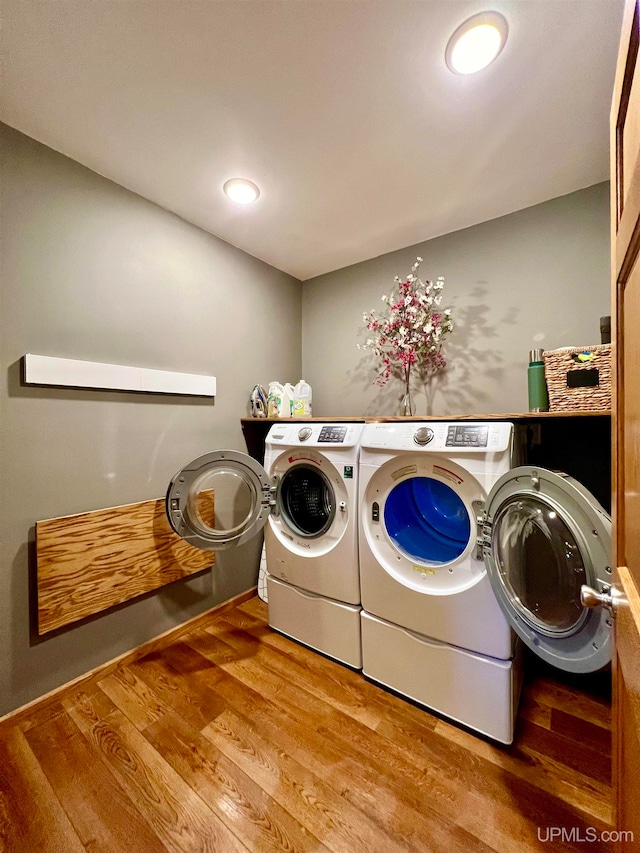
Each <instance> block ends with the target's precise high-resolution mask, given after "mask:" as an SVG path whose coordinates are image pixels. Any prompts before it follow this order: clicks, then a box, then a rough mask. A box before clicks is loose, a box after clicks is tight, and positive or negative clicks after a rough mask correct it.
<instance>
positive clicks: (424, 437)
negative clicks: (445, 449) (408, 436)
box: [413, 427, 434, 447]
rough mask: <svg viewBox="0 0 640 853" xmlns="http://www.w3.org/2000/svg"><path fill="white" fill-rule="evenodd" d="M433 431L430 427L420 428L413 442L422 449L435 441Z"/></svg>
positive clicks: (415, 433) (414, 435)
mask: <svg viewBox="0 0 640 853" xmlns="http://www.w3.org/2000/svg"><path fill="white" fill-rule="evenodd" d="M433 435H434V433H433V430H432V429H431V428H430V427H420V429H417V430H416V431H415V432H414V434H413V440H414V442H415V443H416V444H419V445H420V447H424V445H425V444H429V442H430V441H432V439H433Z"/></svg>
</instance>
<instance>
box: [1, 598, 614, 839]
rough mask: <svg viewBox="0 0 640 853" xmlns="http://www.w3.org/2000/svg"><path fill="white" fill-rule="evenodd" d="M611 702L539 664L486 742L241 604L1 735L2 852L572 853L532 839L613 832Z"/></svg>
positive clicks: (78, 687)
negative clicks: (514, 721)
mask: <svg viewBox="0 0 640 853" xmlns="http://www.w3.org/2000/svg"><path fill="white" fill-rule="evenodd" d="M608 692H609V689H608V685H607V676H606V674H605V675H603V676H601V678H600V679H599V680H598V679H597V678H596V679H595V680H591V679H589V678H582V679H579V678H572V677H565V676H564V675H563V674H556V673H555V671H552V669H551V668H550V667H543V666H538V665H535V664H534V665H533V666H531V667H529V669H528V672H527V674H526V678H525V685H524V690H523V696H522V704H521V709H520V711H521V713H520V718H519V722H518V726H517V730H516V739H515V743H514V744H513V746H511V747H506V746H502V745H499V744H494V743H492V742H489V741H487V740H485V739H482V738H480V737H477V736H475V735H473V734H472V733H469V732H468V731H465V730H464V729H463V728H461V727H458V726H455V725H452V724H451V723H449V722H448V721H446V720H444V719H442V718H441V717H439V716H437V715H435V714H432V713H429V712H428V711H427V710H425V709H423V708H421V707H420V706H418V705H416V704H414V703H411V702H407V701H405V700H403V699H402V698H400V697H398V696H396V695H394V694H393V693H392V692H390V691H387V690H385V689H383V688H381V687H380V686H378V685H376V684H374V683H372V682H369V681H367V680H366V679H364V678H363V677H362V675H361V674H360V673H358V672H354V671H352V670H350V669H349V668H346V667H344V666H341V665H339V664H337V663H335V662H334V661H331V660H329V659H328V658H325V657H323V656H321V655H318V654H316V653H315V652H313V651H312V650H310V649H307V648H305V647H303V646H301V645H300V644H298V643H295V642H294V641H292V640H290V639H288V638H286V637H284V636H282V635H280V634H278V633H276V632H274V631H272V630H271V629H270V628H269V626H268V624H267V609H266V607H265V605H264V604H263V602H261V601H260V600H259V599H258V598H253V599H251V600H248V601H245V602H244V603H240V604H238V603H235V606H233V607H231V608H227V609H226V611H225V612H224V613H221V612H217V613H212V614H211V615H210V616H209V617H207V618H205V619H198V621H197V622H196V623H194V624H192V625H190V626H189V627H188V628H187V629H184V630H183V629H180V630H179V631H177V632H176V633H175V634H172V635H169V636H166V637H165V638H164V639H163V640H162V642H159V643H153V644H151V645H150V646H149V647H147V648H146V649H145V650H144V651H141V652H140V653H138V654H136V655H135V656H133V657H132V656H131V655H129V656H127V657H126V659H122V660H121V661H118V662H112V663H111V664H110V665H109V666H108V667H106V668H104V669H99V670H97V671H96V672H94V673H90V674H89V675H88V676H87V677H86V678H84V679H83V680H82V681H81V682H77V683H75V684H74V685H70V686H69V687H68V688H65V689H63V690H60V691H58V692H57V693H56V695H55V696H53V695H50V696H47V697H45V698H44V700H43V702H42V703H39V704H36V705H33V706H31V707H29V708H26V709H23V710H22V711H21V712H20V713H19V714H18V715H15V717H14V718H12V719H6V720H5V721H4V722H0V839H3V834H4V839H3V841H4V846H3V843H2V841H0V853H40V851H41V850H42V851H44V853H49V851H51V853H54V851H55V853H77V851H82V850H84V849H86V850H87V851H91V853H101V851H107V850H108V851H109V853H111V851H113V853H120V851H122V853H146V850H147V849H148V850H149V851H156V850H158V851H161V850H163V849H166V850H167V851H171V853H180V851H187V850H188V851H189V853H191V851H197V850H215V851H216V853H244V851H251V853H265V851H268V853H280V851H290V853H293V851H297V853H298V852H299V853H303V851H304V853H306V851H315V850H320V849H326V850H330V851H331V853H435V851H438V853H439V851H441V850H446V851H447V853H512V851H513V853H530V851H534V850H545V849H547V850H548V849H551V848H552V847H553V850H554V851H558V853H577V851H578V850H583V849H585V848H584V845H580V844H576V843H572V842H571V841H570V840H567V839H565V840H562V839H556V840H555V842H554V844H553V845H551V844H550V843H544V842H542V841H540V839H539V837H538V834H539V833H540V831H542V832H544V830H545V828H547V827H564V828H565V829H567V830H572V829H573V830H574V831H575V830H578V831H581V832H583V833H584V832H585V831H586V829H587V828H588V827H590V826H591V827H594V828H595V829H596V830H598V831H602V830H604V829H610V828H611V826H610V824H609V823H608V821H609V820H610V817H611V789H610V785H609V784H608V768H609V762H610V753H611V747H610V737H609V727H610V704H609V699H608ZM34 791H35V795H34ZM63 806H64V808H63ZM15 827H22V829H20V830H17V829H16V828H15ZM24 827H26V829H24ZM45 827H46V831H45ZM11 833H12V834H11ZM25 833H26V834H25ZM123 844H124V845H126V846H124V847H123ZM16 845H17V846H16ZM589 849H590V850H593V851H594V853H596V851H600V850H603V851H604V850H606V848H605V847H598V845H597V844H595V843H592V844H590V845H589ZM607 853H609V851H607Z"/></svg>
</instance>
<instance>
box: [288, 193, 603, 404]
mask: <svg viewBox="0 0 640 853" xmlns="http://www.w3.org/2000/svg"><path fill="white" fill-rule="evenodd" d="M428 203H429V200H428V199H425V204H428ZM417 256H420V257H422V258H424V263H423V264H422V266H421V268H420V273H421V277H422V278H425V277H426V278H436V277H437V276H439V275H443V276H444V277H445V288H444V299H443V307H446V306H451V307H452V309H453V319H454V322H455V323H456V329H455V330H454V332H453V334H452V335H451V337H450V338H449V339H448V341H447V344H446V347H445V350H444V352H445V355H446V357H447V359H448V366H447V368H446V369H445V370H444V371H443V372H442V373H441V374H439V375H438V376H437V377H436V380H435V381H434V383H433V386H432V387H431V389H430V390H429V392H428V394H427V392H426V390H425V389H424V388H422V389H420V390H419V392H418V393H416V397H415V399H416V403H417V414H427V413H430V414H446V415H449V414H450V415H455V414H465V413H466V414H468V413H478V414H482V413H490V412H521V411H527V408H528V401H527V364H528V351H529V349H531V348H533V347H542V348H544V349H555V348H558V347H562V346H570V345H575V346H585V345H588V344H597V343H599V342H600V331H599V318H600V316H603V315H606V314H610V313H611V312H610V296H609V185H608V183H602V184H597V185H595V186H593V187H589V188H588V189H585V190H580V191H579V192H576V193H572V194H571V195H568V196H564V197H562V198H557V199H554V200H552V201H549V202H545V203H544V204H540V205H536V206H535V207H531V208H528V209H526V210H521V211H519V212H517V213H513V214H510V215H509V216H504V217H501V218H500V219H495V220H492V221H491V222H486V223H483V224H481V225H476V226H474V227H473V228H467V229H465V230H463V231H458V232H455V233H453V234H447V235H446V236H444V237H438V238H437V239H434V240H430V241H428V242H426V243H420V244H419V245H416V246H413V247H410V248H407V249H403V250H401V251H398V252H392V253H390V254H387V255H383V256H381V257H378V258H375V259H373V260H370V261H365V262H363V263H360V264H356V265H354V266H351V267H347V268H345V269H342V270H339V271H337V272H333V273H328V274H327V275H323V276H319V277H317V278H314V279H311V280H309V281H307V282H305V284H304V289H303V299H302V341H303V348H302V367H303V369H302V373H303V375H304V378H305V379H306V380H307V382H310V383H311V385H312V387H313V409H314V415H320V416H329V415H362V414H366V415H395V414H398V413H399V410H398V407H399V401H400V397H401V396H402V388H401V387H400V383H399V382H397V381H394V380H391V381H390V382H389V383H388V385H386V386H385V387H384V388H382V389H379V388H378V387H377V386H375V385H373V384H372V383H373V381H374V380H375V377H376V375H377V372H376V370H375V366H374V365H375V361H374V358H373V355H372V353H371V352H370V351H368V350H364V351H362V350H358V349H357V348H356V347H357V343H358V342H360V343H362V342H364V340H365V335H364V334H363V322H362V315H363V312H365V311H368V310H370V309H372V308H376V309H378V308H383V307H384V306H383V304H382V303H381V301H380V297H381V296H382V294H383V293H389V292H390V290H391V288H392V286H393V278H394V276H395V275H399V276H400V277H403V276H405V275H407V274H408V273H409V272H410V270H411V265H412V264H413V262H414V261H415V259H416V257H417Z"/></svg>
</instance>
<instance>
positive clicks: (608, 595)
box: [580, 584, 618, 616]
mask: <svg viewBox="0 0 640 853" xmlns="http://www.w3.org/2000/svg"><path fill="white" fill-rule="evenodd" d="M616 599H617V593H616V590H615V589H614V588H613V587H612V586H603V587H602V592H598V591H597V590H595V589H594V588H593V587H591V586H587V585H586V584H583V585H582V586H581V587H580V603H581V604H582V606H583V607H604V609H605V610H608V611H609V613H611V615H612V616H615V615H616V605H617V603H618V602H617V600H616Z"/></svg>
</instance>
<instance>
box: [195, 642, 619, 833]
mask: <svg viewBox="0 0 640 853" xmlns="http://www.w3.org/2000/svg"><path fill="white" fill-rule="evenodd" d="M212 639H213V642H211V641H209V643H208V644H207V645H204V644H203V642H204V641H203V638H202V637H200V638H199V642H198V647H199V650H200V651H202V653H203V654H206V655H207V656H208V657H210V659H211V660H212V661H214V662H215V661H217V662H218V664H219V665H220V666H221V667H222V668H223V669H224V670H225V671H226V672H229V673H230V674H232V675H233V676H234V677H235V678H237V679H238V680H240V681H242V682H243V683H244V684H246V685H247V686H249V687H251V688H252V689H254V690H255V691H256V692H258V693H260V694H262V695H267V696H269V697H270V698H271V699H272V700H273V701H274V702H275V703H276V704H278V705H280V707H282V708H283V710H287V709H290V708H295V709H296V716H297V718H298V719H300V720H308V721H309V725H311V724H313V721H314V719H315V725H316V728H317V731H318V733H319V734H320V735H321V736H324V738H325V739H326V740H332V741H334V743H339V744H341V746H342V748H343V749H348V750H350V751H351V752H353V751H356V752H357V755H358V758H359V759H360V760H362V759H363V758H364V757H367V758H368V761H369V763H370V764H371V763H373V762H375V763H374V773H375V775H376V777H377V778H378V779H379V780H382V779H387V780H388V779H389V774H392V776H393V778H394V779H396V780H397V781H398V782H399V783H400V784H401V785H402V787H403V796H404V798H405V800H406V801H407V805H408V806H409V807H411V808H414V809H417V808H419V802H420V801H422V802H424V797H423V794H422V792H421V790H420V785H421V784H422V781H423V779H422V774H424V773H429V772H432V771H433V770H434V769H435V770H437V772H438V778H441V775H442V774H443V773H444V774H447V775H448V777H449V778H450V779H451V780H452V781H454V782H457V783H458V785H459V786H460V789H461V790H466V789H467V788H468V787H469V786H470V785H472V786H475V787H477V788H479V789H481V788H482V785H483V782H484V779H485V776H486V774H487V773H488V772H490V768H489V767H488V766H487V762H486V756H485V755H482V754H481V753H479V754H478V757H480V758H482V759H483V762H481V763H479V762H474V761H471V760H470V756H469V753H470V750H466V757H465V756H462V761H460V762H459V763H455V762H452V760H451V758H452V753H451V750H450V749H448V748H447V745H446V744H443V743H438V737H435V738H434V737H433V733H432V732H431V730H430V728H425V729H422V730H421V731H420V735H419V738H418V739H417V738H416V737H415V733H414V732H411V733H409V734H405V733H403V732H402V730H401V729H399V728H398V727H395V726H394V727H389V728H387V730H386V732H385V734H387V735H389V736H390V737H392V740H389V739H387V738H383V739H377V738H375V737H372V735H371V732H368V731H367V732H365V731H363V730H362V727H361V726H359V725H358V724H357V723H356V722H355V721H353V720H352V719H350V718H348V717H346V716H345V715H344V714H341V713H340V712H336V711H335V709H331V708H326V707H324V706H323V707H322V716H321V717H320V715H319V714H318V713H317V712H316V713H315V714H314V707H315V705H314V701H313V698H312V697H309V696H308V694H306V692H305V690H301V689H300V688H296V687H292V686H291V684H289V683H287V682H286V681H285V679H284V678H282V677H279V676H277V675H276V674H275V673H273V672H272V671H271V670H268V668H267V667H264V668H263V669H261V670H260V671H259V672H258V671H254V670H253V669H252V668H251V667H249V665H248V664H247V655H245V654H241V655H240V656H236V657H235V658H234V657H233V655H231V656H230V655H229V654H228V648H225V647H226V644H225V643H223V642H222V640H221V639H220V638H219V637H218V636H213V637H212ZM234 642H236V650H237V651H240V650H241V646H239V645H238V644H239V642H240V641H239V638H238V637H237V636H236V637H235V640H234ZM245 651H246V649H245ZM267 672H268V676H267ZM305 687H306V682H305ZM438 725H440V723H438ZM436 731H438V726H436ZM463 734H464V733H463ZM469 737H473V736H471V735H470V736H469ZM474 740H478V739H477V738H474ZM493 749H496V748H495V747H494V748H493ZM498 754H499V753H498ZM545 762H546V764H545ZM488 763H490V762H488ZM512 764H513V766H514V767H517V768H518V771H519V773H520V775H521V777H522V778H523V779H524V780H525V781H527V782H529V783H530V784H531V785H533V786H535V787H538V788H541V789H542V790H544V791H546V790H548V788H549V786H550V785H552V784H559V782H558V778H557V777H558V774H557V767H556V766H555V765H552V763H551V761H550V759H547V758H545V759H544V760H543V759H540V758H538V757H537V756H536V757H534V759H533V761H531V760H529V759H527V764H528V765H532V767H531V769H529V770H527V768H526V767H525V768H523V767H520V764H519V763H518V762H517V761H516V762H512ZM499 766H500V767H501V768H502V769H503V770H505V769H506V770H510V765H509V763H506V764H505V763H504V761H502V763H500V765H499ZM566 772H567V773H571V770H570V769H569V768H567V770H566ZM389 781H390V780H389ZM585 782H587V780H585ZM589 784H592V785H595V784H596V783H595V782H593V783H592V782H590V783H589ZM567 789H568V790H573V789H572V788H571V786H569V787H568V788H567ZM603 790H604V789H603V788H602V786H601V787H600V789H599V790H598V793H600V794H601V799H605V800H608V798H609V792H608V790H604V793H603ZM433 796H434V791H433V790H431V791H430V797H431V799H433ZM587 801H588V799H587V798H583V800H582V801H581V802H583V803H585V802H587ZM578 805H579V804H578ZM608 814H609V813H608V812H607V813H605V812H597V811H596V814H595V815H594V817H599V818H600V819H603V820H605V821H606V820H607V819H608V817H607V816H608Z"/></svg>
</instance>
